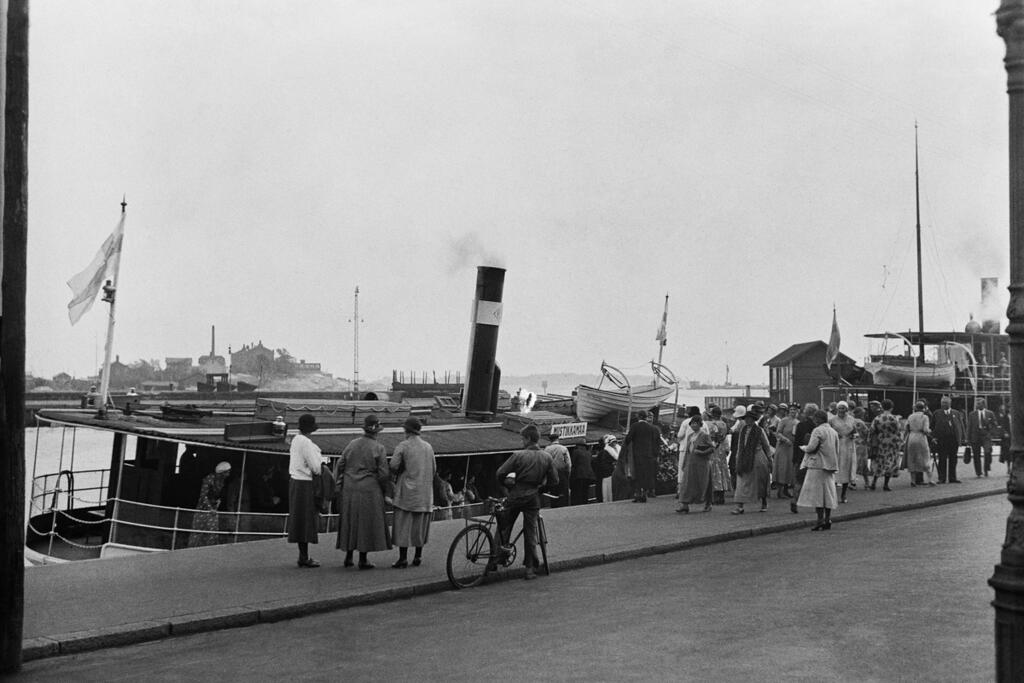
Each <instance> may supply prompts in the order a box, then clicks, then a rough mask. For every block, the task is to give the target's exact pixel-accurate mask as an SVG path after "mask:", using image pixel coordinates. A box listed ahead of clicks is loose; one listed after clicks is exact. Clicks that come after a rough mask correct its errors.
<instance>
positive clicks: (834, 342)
mask: <svg viewBox="0 0 1024 683" xmlns="http://www.w3.org/2000/svg"><path fill="white" fill-rule="evenodd" d="M838 356H839V323H837V322H836V309H835V308H834V307H833V308H832V334H831V335H829V338H828V348H827V349H825V367H828V368H831V367H832V363H834V362H835V360H836V358H837V357H838Z"/></svg>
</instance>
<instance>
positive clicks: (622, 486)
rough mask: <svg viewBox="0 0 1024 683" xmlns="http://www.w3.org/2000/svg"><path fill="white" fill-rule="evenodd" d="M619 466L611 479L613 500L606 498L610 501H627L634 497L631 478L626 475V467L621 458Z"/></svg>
mask: <svg viewBox="0 0 1024 683" xmlns="http://www.w3.org/2000/svg"><path fill="white" fill-rule="evenodd" d="M619 463H620V464H619V465H616V466H615V471H614V472H612V476H611V477H609V479H611V482H612V483H611V489H612V496H611V498H605V500H606V501H608V500H626V499H627V498H629V497H631V496H632V495H633V485H632V484H631V483H630V481H629V477H628V476H627V475H626V468H625V465H623V464H621V463H622V458H619Z"/></svg>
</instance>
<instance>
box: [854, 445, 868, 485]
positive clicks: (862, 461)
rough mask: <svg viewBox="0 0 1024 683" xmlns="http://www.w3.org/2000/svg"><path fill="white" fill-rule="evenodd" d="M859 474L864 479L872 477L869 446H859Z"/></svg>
mask: <svg viewBox="0 0 1024 683" xmlns="http://www.w3.org/2000/svg"><path fill="white" fill-rule="evenodd" d="M857 474H859V475H860V476H862V477H869V476H871V468H870V467H869V466H868V445H867V444H866V443H858V444H857Z"/></svg>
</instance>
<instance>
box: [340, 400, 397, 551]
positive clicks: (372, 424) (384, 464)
mask: <svg viewBox="0 0 1024 683" xmlns="http://www.w3.org/2000/svg"><path fill="white" fill-rule="evenodd" d="M380 430H381V424H380V420H379V419H377V416H376V415H374V414H372V413H371V414H369V415H367V416H366V417H365V418H363V435H362V436H360V437H359V438H357V439H354V440H353V441H350V442H349V444H348V445H347V446H345V450H344V451H342V454H341V457H340V458H338V462H337V464H336V465H335V466H334V480H335V481H337V482H338V487H339V495H340V496H341V518H340V520H339V523H338V543H337V547H338V549H339V550H344V551H345V566H346V567H351V566H352V565H353V562H352V553H353V552H355V551H359V568H360V569H373V565H372V564H370V562H369V561H368V560H367V559H366V554H367V553H372V552H376V551H378V550H390V549H391V537H390V535H389V534H388V525H387V521H386V520H385V518H384V503H385V502H387V503H390V502H391V498H390V494H391V472H390V471H389V470H388V457H387V452H386V451H385V450H384V446H383V445H382V444H381V443H380V442H378V441H377V434H378V433H379V432H380Z"/></svg>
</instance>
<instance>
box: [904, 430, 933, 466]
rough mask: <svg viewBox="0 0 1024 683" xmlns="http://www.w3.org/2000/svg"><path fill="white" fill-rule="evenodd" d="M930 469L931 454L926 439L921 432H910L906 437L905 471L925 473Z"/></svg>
mask: <svg viewBox="0 0 1024 683" xmlns="http://www.w3.org/2000/svg"><path fill="white" fill-rule="evenodd" d="M931 468H932V452H931V448H930V447H929V445H928V437H927V436H926V435H925V434H924V433H923V432H910V436H908V437H907V469H908V470H910V471H911V472H927V471H929V470H930V469H931Z"/></svg>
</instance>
